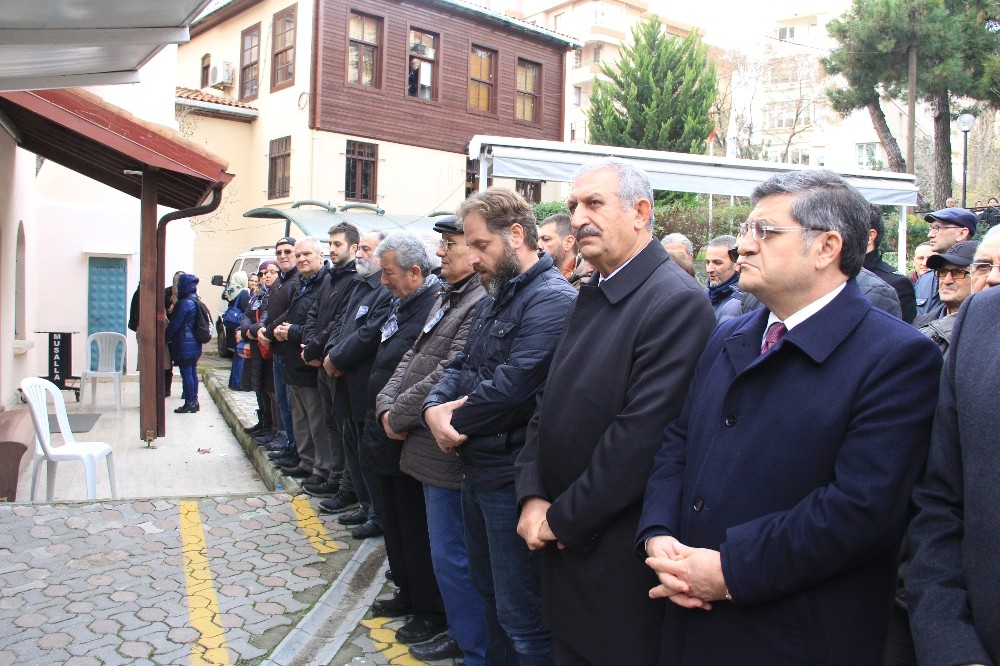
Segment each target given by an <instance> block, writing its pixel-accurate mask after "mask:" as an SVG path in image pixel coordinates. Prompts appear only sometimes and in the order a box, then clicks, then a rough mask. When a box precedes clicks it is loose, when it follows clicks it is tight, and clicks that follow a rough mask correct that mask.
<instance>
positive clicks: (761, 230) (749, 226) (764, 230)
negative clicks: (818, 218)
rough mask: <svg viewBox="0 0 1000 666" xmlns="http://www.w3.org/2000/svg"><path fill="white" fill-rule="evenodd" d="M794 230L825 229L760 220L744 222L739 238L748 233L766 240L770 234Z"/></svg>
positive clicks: (757, 238) (754, 237) (755, 238)
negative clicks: (790, 225)
mask: <svg viewBox="0 0 1000 666" xmlns="http://www.w3.org/2000/svg"><path fill="white" fill-rule="evenodd" d="M793 231H825V229H820V228H819V227H773V226H770V225H766V224H761V223H760V222H743V223H742V224H740V231H739V235H738V236H737V238H746V237H747V234H750V236H751V237H752V238H753V239H754V240H764V239H765V238H767V235H768V234H785V233H790V232H793Z"/></svg>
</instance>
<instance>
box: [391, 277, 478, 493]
mask: <svg viewBox="0 0 1000 666" xmlns="http://www.w3.org/2000/svg"><path fill="white" fill-rule="evenodd" d="M485 296H486V290H485V289H483V285H482V284H481V283H480V281H479V274H478V273H473V274H472V276H471V277H469V278H468V279H467V280H466V281H465V283H464V284H462V285H461V286H460V287H459V288H458V289H452V287H451V286H450V285H449V286H448V287H445V289H444V290H443V291H442V293H441V294H440V295H439V296H438V299H437V300H436V301H435V303H434V305H433V306H432V307H431V310H430V312H431V315H430V317H429V318H428V319H427V322H426V323H425V325H424V327H423V330H421V332H420V335H419V336H417V339H416V341H415V342H414V343H413V349H411V350H410V351H408V352H407V353H406V355H404V356H403V360H402V361H400V363H399V365H398V366H397V368H396V371H395V372H394V373H393V375H392V377H391V378H390V379H389V381H388V382H386V385H385V387H383V389H382V390H381V391H380V392H379V394H378V399H377V400H376V404H375V414H376V417H377V420H378V422H381V417H382V414H383V413H385V412H388V414H389V416H388V419H389V426H390V427H391V428H392V429H393V430H394V431H395V432H398V433H406V441H405V442H403V452H402V457H401V459H400V461H399V468H400V470H402V471H403V472H405V473H407V474H409V475H410V476H412V477H413V478H415V479H416V480H417V481H420V482H421V483H427V484H430V485H432V486H436V487H438V488H449V489H451V490H458V489H459V488H461V487H462V465H461V463H460V461H459V458H458V453H457V452H451V453H445V452H444V451H442V450H441V449H440V448H438V445H437V442H435V441H434V436H433V435H431V431H430V430H428V429H427V426H425V425H424V423H423V421H422V419H421V418H420V414H421V409H420V408H421V406H422V405H423V402H424V399H425V398H426V397H427V394H428V393H430V390H431V389H432V388H433V387H434V385H435V384H436V383H437V382H438V380H439V379H440V378H441V375H442V374H444V368H445V366H446V365H447V364H448V363H449V362H450V361H451V360H452V359H453V358H455V356H457V355H458V354H459V352H461V351H462V349H463V348H464V347H465V342H466V340H467V339H468V337H469V328H470V326H471V325H472V314H473V312H475V307H476V304H477V303H478V302H479V301H480V300H482V299H483V298H484V297H485ZM438 313H440V314H438Z"/></svg>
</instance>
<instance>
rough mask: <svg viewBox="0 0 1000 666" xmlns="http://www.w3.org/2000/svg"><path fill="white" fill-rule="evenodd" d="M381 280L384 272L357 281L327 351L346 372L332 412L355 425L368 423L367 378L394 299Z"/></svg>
mask: <svg viewBox="0 0 1000 666" xmlns="http://www.w3.org/2000/svg"><path fill="white" fill-rule="evenodd" d="M381 279H382V271H376V272H374V273H372V274H371V275H369V276H368V277H365V278H363V279H361V280H359V281H358V283H357V285H356V286H355V288H354V293H353V294H351V298H350V300H348V302H347V307H346V308H345V309H344V315H343V316H342V317H341V319H340V323H339V324H337V325H334V328H333V331H332V332H331V333H330V338H329V339H328V340H327V344H326V348H325V349H326V357H327V358H329V359H330V361H331V362H332V363H333V364H334V365H335V366H336V367H337V369H338V370H342V371H343V372H344V374H343V376H342V377H339V378H338V381H337V389H336V395H335V397H334V401H333V413H334V415H335V416H340V417H343V418H350V419H351V420H353V421H355V422H356V423H364V421H365V412H366V411H367V408H368V377H369V375H371V371H372V364H373V363H374V362H375V354H376V352H378V346H379V343H381V342H382V324H384V323H385V320H386V318H387V317H388V316H389V308H390V302H391V300H392V293H391V292H390V291H389V290H388V289H386V288H385V287H384V286H382V284H381Z"/></svg>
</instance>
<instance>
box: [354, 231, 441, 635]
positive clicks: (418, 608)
mask: <svg viewBox="0 0 1000 666" xmlns="http://www.w3.org/2000/svg"><path fill="white" fill-rule="evenodd" d="M375 256H376V257H377V258H378V260H379V265H380V266H381V267H382V277H381V280H382V285H383V286H384V287H386V288H387V289H388V290H389V292H390V293H391V294H392V297H391V300H390V307H389V316H388V318H386V320H385V323H383V324H382V331H381V333H382V334H381V342H380V343H379V345H378V348H377V350H376V352H375V358H374V360H373V362H372V369H371V374H370V375H369V378H368V391H367V395H366V400H365V426H364V427H365V429H364V434H363V436H362V440H361V464H362V466H363V467H368V468H370V469H371V470H372V471H373V472H374V473H375V474H376V486H377V487H378V492H380V493H381V496H382V532H383V534H384V535H385V550H386V554H387V555H388V557H389V568H390V569H392V580H393V583H395V584H396V587H397V588H398V591H397V592H396V595H395V596H394V597H393V598H392V599H391V600H387V601H391V602H392V603H394V604H395V605H397V606H398V607H401V608H402V607H407V606H408V607H409V610H410V612H412V613H413V618H412V619H411V620H410V621H409V622H407V623H406V624H404V625H403V626H402V627H400V628H399V629H398V630H397V631H396V640H397V641H399V642H400V643H421V642H423V641H426V640H430V639H431V638H434V637H435V636H436V635H438V634H439V633H441V632H442V631H444V629H445V627H446V622H445V615H444V604H443V602H442V601H441V592H440V591H439V590H438V584H437V579H436V578H435V577H434V567H433V565H432V564H431V551H430V545H429V542H428V537H427V512H426V511H425V509H424V491H423V486H421V485H420V482H419V481H417V480H416V479H414V478H413V477H411V476H408V475H406V474H404V473H403V472H402V471H400V469H399V459H400V453H401V452H402V447H401V446H400V443H399V442H398V441H396V440H393V439H390V438H389V436H388V434H387V433H386V431H385V429H384V428H383V427H382V424H381V423H380V422H379V419H378V418H377V416H376V414H375V397H376V396H377V395H378V393H379V391H381V390H382V388H383V387H384V386H385V384H386V382H387V381H389V378H390V377H392V374H393V372H395V370H396V366H397V365H399V361H400V360H401V359H402V358H403V355H404V354H406V352H408V351H410V348H411V347H412V346H413V341H414V340H416V339H417V336H418V335H419V334H420V331H421V329H423V327H424V324H425V323H426V321H427V316H428V314H429V313H430V309H431V306H432V305H433V304H434V300H435V299H436V298H437V294H438V291H440V286H441V283H440V282H439V281H438V279H437V276H435V275H433V274H432V273H431V262H430V257H429V256H428V254H427V249H426V248H425V247H424V244H423V242H421V240H420V239H419V238H417V237H416V236H415V235H413V234H411V233H407V232H402V233H397V234H394V235H392V236H389V237H388V238H386V239H385V240H384V241H382V242H381V243H379V245H378V249H376V250H375Z"/></svg>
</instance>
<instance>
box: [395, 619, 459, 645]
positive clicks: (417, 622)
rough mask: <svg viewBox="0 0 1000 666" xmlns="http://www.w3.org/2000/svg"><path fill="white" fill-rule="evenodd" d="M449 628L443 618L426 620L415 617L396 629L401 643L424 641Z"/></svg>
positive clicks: (397, 637)
mask: <svg viewBox="0 0 1000 666" xmlns="http://www.w3.org/2000/svg"><path fill="white" fill-rule="evenodd" d="M447 628H448V625H447V624H446V623H445V621H444V620H443V619H440V618H437V619H433V620H426V619H423V618H419V617H415V618H413V619H412V620H410V621H409V622H407V623H406V624H404V625H403V626H402V627H400V628H399V629H397V630H396V640H397V641H399V642H400V643H423V642H424V641H429V640H430V639H432V638H434V637H435V636H437V635H438V634H440V633H441V632H442V631H444V630H445V629H447Z"/></svg>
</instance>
